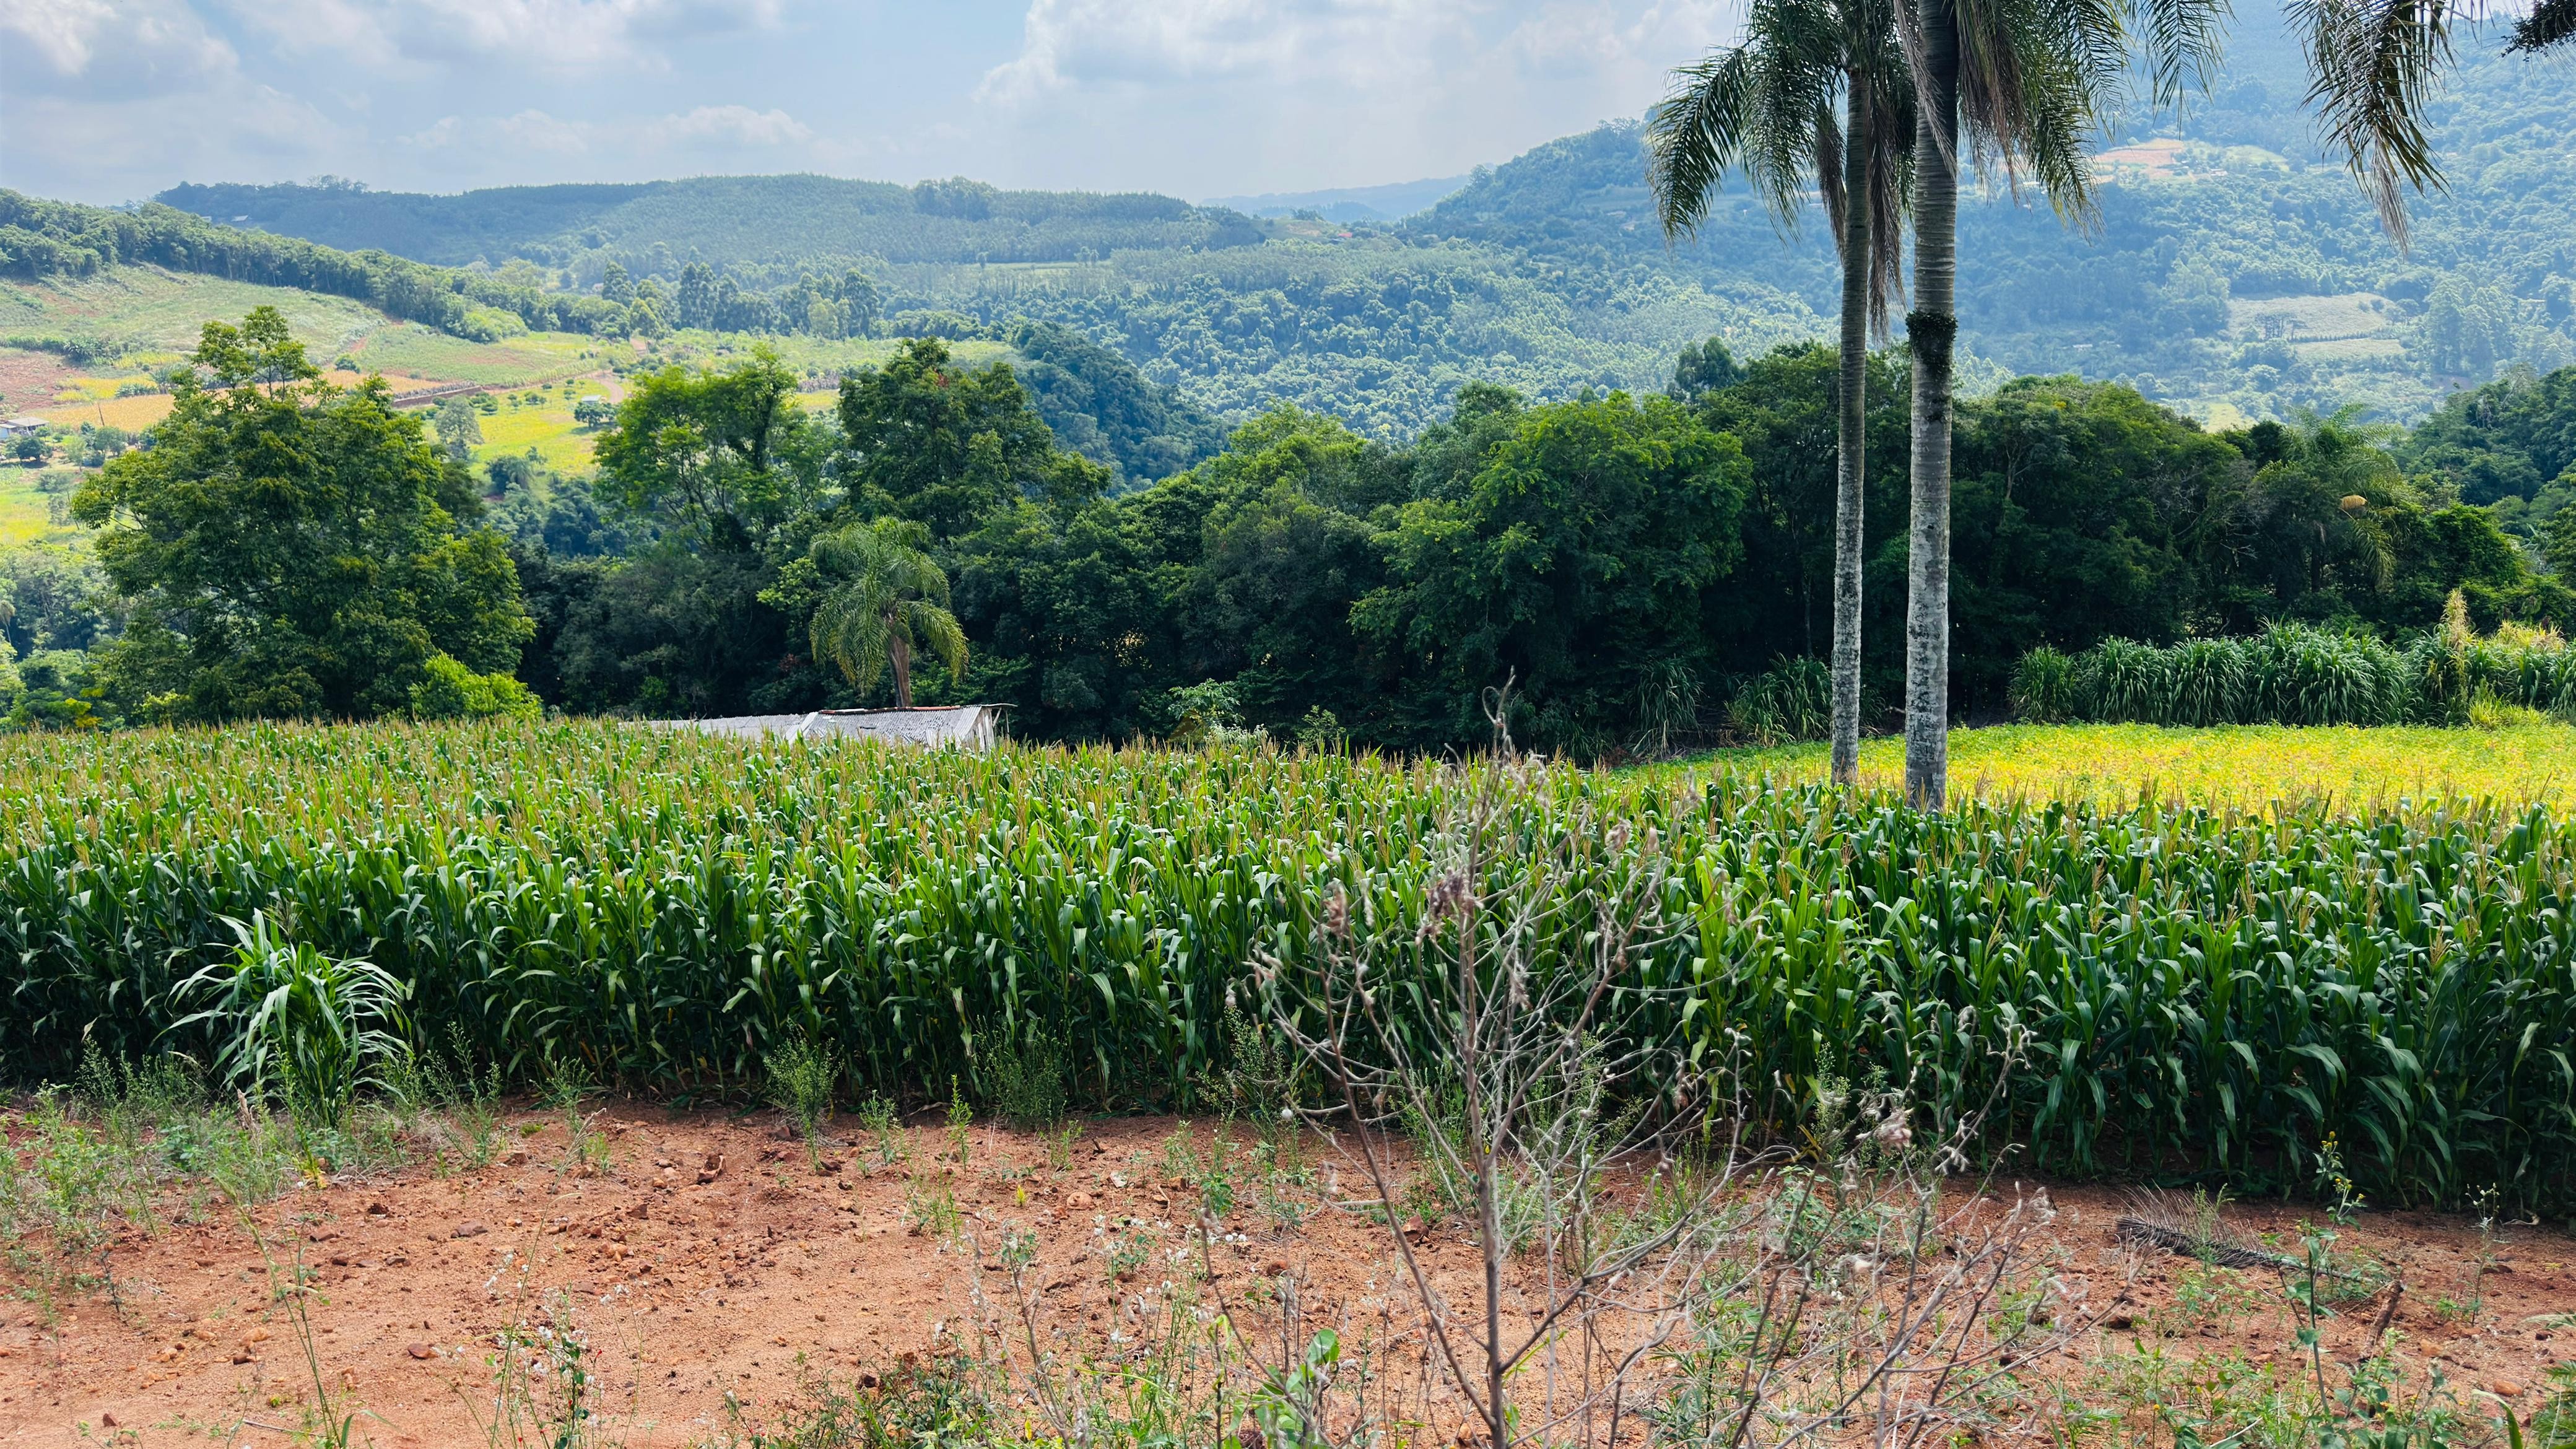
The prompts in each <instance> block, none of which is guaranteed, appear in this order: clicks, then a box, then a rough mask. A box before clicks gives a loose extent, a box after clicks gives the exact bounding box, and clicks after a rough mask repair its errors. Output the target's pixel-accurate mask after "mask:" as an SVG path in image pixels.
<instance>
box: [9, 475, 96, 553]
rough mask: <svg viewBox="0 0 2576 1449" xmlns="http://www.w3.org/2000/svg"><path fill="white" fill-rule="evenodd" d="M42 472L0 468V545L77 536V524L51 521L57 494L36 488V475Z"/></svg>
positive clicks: (59, 540)
mask: <svg viewBox="0 0 2576 1449" xmlns="http://www.w3.org/2000/svg"><path fill="white" fill-rule="evenodd" d="M42 473H43V470H42V469H37V468H0V547H7V548H16V547H18V546H19V545H21V544H29V543H65V542H69V541H71V540H73V539H75V538H77V537H79V536H80V533H81V529H80V527H79V525H77V524H65V525H62V526H59V527H58V526H56V524H55V523H54V521H53V518H54V515H53V500H54V498H55V497H56V496H58V495H53V494H48V493H44V492H41V491H39V490H38V489H37V487H36V479H37V478H38V477H39V476H41V475H42Z"/></svg>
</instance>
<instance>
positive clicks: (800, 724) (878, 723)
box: [654, 704, 1004, 750]
mask: <svg viewBox="0 0 2576 1449" xmlns="http://www.w3.org/2000/svg"><path fill="white" fill-rule="evenodd" d="M1003 708H1004V706H1002V705H998V704H945V705H915V706H913V707H912V708H910V709H818V710H815V711H814V712H813V713H811V714H743V715H733V716H730V717H728V718H724V719H668V720H656V721H654V723H655V724H658V725H664V726H667V727H669V728H672V729H691V730H702V731H704V732H706V733H708V734H711V735H738V736H742V737H745V738H750V739H805V740H835V739H842V740H847V739H872V740H890V741H893V742H895V743H897V744H907V745H953V746H955V747H956V748H958V749H961V750H989V749H991V748H992V747H993V739H994V733H995V729H996V727H997V726H999V725H1000V723H1001V717H1002V710H1003Z"/></svg>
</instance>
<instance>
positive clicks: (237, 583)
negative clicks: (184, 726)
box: [72, 307, 533, 721]
mask: <svg viewBox="0 0 2576 1449" xmlns="http://www.w3.org/2000/svg"><path fill="white" fill-rule="evenodd" d="M191 360H192V361H193V362H194V363H195V365H196V367H197V369H199V370H200V371H202V372H203V373H205V374H206V375H207V377H208V379H209V380H208V381H207V382H204V383H201V382H199V381H197V380H196V379H195V378H194V377H190V376H185V375H183V376H182V377H181V378H180V380H179V382H178V384H177V387H176V396H175V398H174V400H173V402H172V405H171V411H170V415H169V416H168V417H167V418H166V419H164V420H163V421H162V422H161V423H160V424H159V425H158V426H157V427H156V428H155V429H154V437H155V446H153V447H152V448H150V449H147V450H140V451H136V452H131V453H126V454H124V455H122V456H119V457H117V458H115V459H113V460H111V461H110V462H109V463H108V465H107V466H106V467H105V468H104V469H102V470H100V472H99V473H97V474H96V475H95V476H94V477H92V478H90V479H89V480H88V481H87V482H85V483H83V484H82V486H81V488H80V490H79V492H78V493H76V494H75V495H74V497H73V501H72V511H73V513H74V514H75V515H76V516H77V517H78V518H79V519H80V520H81V521H82V522H83V523H85V524H88V525H89V526H90V527H92V528H96V529H98V530H100V532H99V534H98V538H97V544H96V548H97V553H98V559H99V563H100V566H101V567H102V568H103V569H104V570H105V572H106V574H107V578H108V580H109V582H110V584H111V585H112V586H113V587H114V588H115V590H116V592H117V593H118V594H119V595H120V596H122V598H123V599H124V600H125V602H126V605H127V607H128V609H129V610H130V616H131V622H130V623H129V625H128V627H127V630H126V632H125V635H124V637H123V638H121V639H120V640H118V641H117V642H116V643H114V644H112V645H110V646H109V647H108V648H107V650H106V651H105V657H104V660H103V661H102V675H103V682H104V683H105V684H106V685H107V687H108V690H109V693H110V695H111V696H112V697H115V698H117V699H118V700H119V701H120V702H121V703H123V704H126V705H128V706H129V707H131V708H137V709H140V710H141V711H142V712H144V713H146V714H147V715H154V716H166V717H168V718H172V719H183V720H209V721H212V720H228V719H242V718H253V717H262V716H306V717H340V718H363V717H368V716H373V715H377V714H381V713H384V712H386V711H389V710H397V709H401V708H403V707H405V706H406V705H407V704H408V703H409V694H410V689H411V686H412V685H414V684H415V683H418V682H420V681H421V680H422V679H423V677H424V672H425V670H426V668H427V666H428V664H429V661H430V660H431V659H432V658H433V657H434V656H435V655H437V654H439V653H442V652H444V653H446V654H448V655H450V656H452V657H453V658H455V659H457V660H459V661H462V662H463V663H464V664H465V665H467V666H468V667H469V668H470V669H472V670H473V671H475V672H478V673H493V672H501V673H506V672H508V671H510V670H511V669H513V668H514V667H515V666H516V664H517V662H518V657H519V650H520V646H521V645H522V644H524V643H525V642H526V641H527V640H528V639H529V637H530V636H531V634H532V632H533V626H532V625H531V623H530V621H529V618H528V615H527V612H526V610H525V609H524V608H522V607H521V604H520V599H519V589H518V580H517V575H516V573H515V572H514V570H513V569H512V567H511V564H510V559H509V555H508V553H507V551H506V550H505V548H504V546H503V544H502V541H501V539H500V537H499V536H498V535H496V534H494V533H492V532H491V531H489V530H488V529H480V528H468V527H465V526H463V525H462V524H461V523H460V522H459V520H460V519H462V518H470V517H472V516H473V513H474V510H475V508H476V502H475V499H474V494H473V489H472V485H471V483H470V481H469V480H468V479H467V478H466V476H465V473H464V470H463V469H461V468H459V467H457V466H456V465H454V464H453V463H452V462H450V461H449V460H447V459H445V458H443V457H441V456H440V454H439V452H438V450H437V449H435V448H434V447H432V446H431V444H430V443H429V440H428V439H427V438H426V437H425V436H424V435H423V433H422V430H421V426H420V421H419V419H418V418H416V417H411V416H406V415H404V414H402V413H398V412H396V411H395V410H394V408H393V399H392V397H391V395H390V394H389V393H388V392H387V391H386V389H385V387H384V385H383V383H382V381H381V380H380V379H372V378H371V379H369V380H368V381H367V382H365V383H364V384H361V385H360V386H359V387H357V388H355V389H351V390H345V391H344V390H341V389H338V388H335V387H333V386H331V385H330V384H329V383H327V382H325V381H323V380H322V378H321V374H320V373H319V372H318V371H317V370H316V369H315V368H314V367H313V366H312V365H311V364H310V363H309V362H307V361H306V360H305V356H304V349H303V347H302V345H301V344H299V343H297V342H296V341H295V340H294V339H293V338H292V337H291V336H289V335H288V331H287V326H286V322H285V319H284V318H282V317H281V316H279V315H278V313H277V312H276V311H275V310H274V309H271V308H267V307H261V308H257V309H254V310H253V311H252V312H251V314H250V316H249V317H248V318H247V319H246V320H245V321H244V322H243V324H242V325H241V326H240V327H238V328H235V327H230V326H226V325H223V324H221V323H211V322H210V323H208V324H207V325H206V329H205V333H204V336H203V338H202V340H201V341H200V342H199V344H198V347H197V350H196V352H195V354H194V355H193V357H192V359H191Z"/></svg>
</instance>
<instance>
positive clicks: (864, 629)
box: [812, 524, 966, 709]
mask: <svg viewBox="0 0 2576 1449" xmlns="http://www.w3.org/2000/svg"><path fill="white" fill-rule="evenodd" d="M813 559H814V566H815V568H816V569H817V570H819V571H820V572H821V573H822V574H823V576H824V577H825V578H826V579H839V580H841V582H840V583H839V584H838V585H837V586H835V587H834V588H832V590H831V591H830V592H829V593H827V594H825V595H824V596H823V602H822V605H821V607H819V608H817V609H816V610H815V611H814V625H813V630H812V635H813V640H814V655H815V657H816V658H818V659H828V660H830V661H832V662H833V663H834V664H836V665H839V666H840V669H841V673H842V674H843V675H845V676H847V677H848V679H849V681H850V683H851V684H853V685H855V686H857V687H858V688H859V689H861V690H866V689H870V688H872V687H874V686H875V684H876V682H877V676H878V674H879V673H881V672H882V671H883V670H884V669H885V668H886V667H887V666H888V665H892V666H893V668H894V702H895V706H896V707H897V708H899V709H910V708H912V656H913V651H914V650H916V649H924V650H927V651H928V652H929V653H930V654H931V655H932V656H933V657H935V658H937V659H938V660H939V662H940V663H942V664H945V665H947V666H948V677H949V678H950V679H952V680H953V679H956V678H959V677H961V676H962V675H964V673H965V672H966V632H965V631H964V630H963V629H960V628H959V627H958V626H957V616H956V615H954V614H952V613H950V612H948V576H947V575H946V574H944V573H941V572H940V571H939V565H937V564H935V563H933V562H931V561H930V556H929V555H928V554H925V553H923V552H922V551H921V550H920V549H918V548H916V547H914V546H912V545H911V544H910V543H908V542H906V541H904V539H903V537H902V536H901V534H900V533H899V532H897V531H896V530H894V529H879V528H871V527H868V526H866V525H863V524H862V525H854V526H852V527H849V528H845V529H842V530H841V531H840V532H838V533H827V534H825V535H823V536H822V537H821V538H818V539H816V540H814V549H813Z"/></svg>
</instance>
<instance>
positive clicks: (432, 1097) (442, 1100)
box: [416, 1023, 501, 1172]
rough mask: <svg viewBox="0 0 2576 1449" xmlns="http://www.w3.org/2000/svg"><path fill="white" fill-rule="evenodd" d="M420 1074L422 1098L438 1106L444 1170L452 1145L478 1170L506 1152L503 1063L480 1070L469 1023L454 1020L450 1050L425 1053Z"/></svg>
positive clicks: (440, 1160)
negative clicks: (467, 1029)
mask: <svg viewBox="0 0 2576 1449" xmlns="http://www.w3.org/2000/svg"><path fill="white" fill-rule="evenodd" d="M451 1061H452V1062H453V1066H451V1065H450V1062H451ZM416 1074H417V1076H416V1079H417V1081H418V1083H419V1089H420V1092H421V1094H422V1099H423V1100H424V1101H425V1102H427V1103H428V1104H429V1105H431V1106H433V1107H435V1108H436V1109H437V1117H436V1120H437V1122H438V1127H437V1129H436V1136H437V1138H438V1139H439V1140H438V1141H437V1143H436V1148H437V1156H436V1158H435V1161H436V1162H437V1163H438V1164H439V1167H440V1169H441V1171H442V1172H444V1171H445V1169H446V1165H447V1149H448V1148H449V1147H451V1146H452V1147H454V1148H455V1149H456V1150H457V1153H458V1155H459V1156H460V1157H462V1158H463V1160H464V1162H465V1165H466V1166H468V1167H470V1168H475V1169H477V1170H479V1169H482V1168H486V1167H489V1166H491V1165H492V1162H493V1160H494V1159H495V1158H498V1157H499V1156H500V1155H501V1066H500V1063H498V1062H494V1063H492V1064H491V1065H490V1066H488V1067H486V1068H485V1069H484V1070H483V1071H482V1072H481V1073H479V1074H478V1073H477V1072H476V1071H475V1070H474V1057H473V1051H472V1048H471V1047H470V1046H469V1045H468V1043H467V1042H466V1040H465V1032H464V1028H463V1027H462V1026H460V1025H457V1024H454V1023H450V1024H449V1027H448V1052H447V1054H446V1055H444V1056H442V1055H441V1054H440V1053H438V1052H436V1051H427V1052H423V1053H421V1054H420V1056H419V1058H418V1060H417V1063H416Z"/></svg>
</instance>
